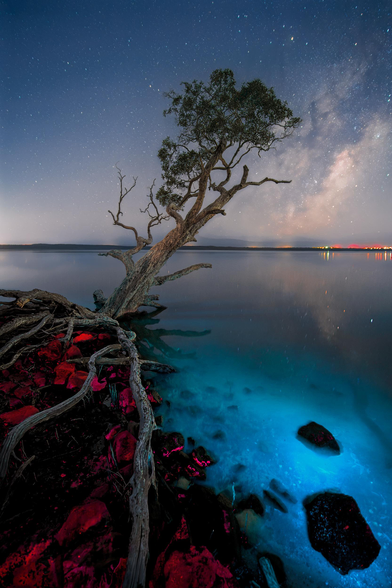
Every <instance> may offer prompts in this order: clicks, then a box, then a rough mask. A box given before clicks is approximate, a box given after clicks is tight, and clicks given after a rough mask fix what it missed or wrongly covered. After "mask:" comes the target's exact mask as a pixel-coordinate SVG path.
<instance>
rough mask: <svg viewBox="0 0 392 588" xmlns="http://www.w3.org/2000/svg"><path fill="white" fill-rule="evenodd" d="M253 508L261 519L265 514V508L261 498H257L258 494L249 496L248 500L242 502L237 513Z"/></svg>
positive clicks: (237, 508) (238, 505)
mask: <svg viewBox="0 0 392 588" xmlns="http://www.w3.org/2000/svg"><path fill="white" fill-rule="evenodd" d="M248 508H251V509H252V510H253V511H254V512H255V513H256V514H258V515H260V516H261V517H262V516H263V514H264V510H265V509H264V506H263V503H262V502H261V500H260V498H259V497H258V496H256V494H249V496H248V497H247V498H245V499H244V500H241V501H240V502H239V503H238V504H237V507H236V511H237V512H239V511H241V510H246V509H248Z"/></svg>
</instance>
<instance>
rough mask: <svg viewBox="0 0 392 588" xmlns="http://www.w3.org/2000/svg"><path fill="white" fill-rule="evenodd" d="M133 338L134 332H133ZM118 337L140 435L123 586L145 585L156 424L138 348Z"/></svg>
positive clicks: (134, 469)
mask: <svg viewBox="0 0 392 588" xmlns="http://www.w3.org/2000/svg"><path fill="white" fill-rule="evenodd" d="M132 335H133V338H135V335H134V333H132ZM117 336H118V340H119V341H120V343H121V345H122V347H123V349H124V350H125V351H126V352H127V353H128V355H129V357H130V359H131V375H130V378H129V385H130V387H131V389H132V392H133V397H134V399H135V402H136V407H137V409H138V412H139V416H140V427H139V438H138V442H137V445H136V451H135V457H134V465H133V472H134V473H133V476H132V478H131V486H132V494H131V496H130V498H129V508H130V512H131V516H132V531H131V538H130V541H129V554H128V561H127V569H126V572H125V578H124V582H123V588H140V586H143V587H144V586H145V582H146V568H147V559H148V537H149V530H150V529H149V510H148V493H149V490H150V486H151V484H153V486H154V487H155V489H156V490H157V487H156V481H155V462H154V456H153V453H152V449H151V437H152V432H153V430H154V428H155V427H156V425H155V419H154V414H153V412H152V408H151V404H150V402H149V400H148V397H147V394H146V391H145V389H144V388H143V385H142V383H141V379H140V367H139V362H138V354H137V349H136V346H135V345H134V343H133V342H132V341H131V340H130V339H129V338H128V337H127V336H126V334H125V332H124V331H123V330H122V329H120V328H119V329H117Z"/></svg>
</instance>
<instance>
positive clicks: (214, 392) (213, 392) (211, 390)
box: [205, 386, 218, 394]
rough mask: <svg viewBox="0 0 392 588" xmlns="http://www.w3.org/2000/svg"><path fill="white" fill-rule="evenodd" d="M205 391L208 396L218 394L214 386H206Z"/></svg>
mask: <svg viewBox="0 0 392 588" xmlns="http://www.w3.org/2000/svg"><path fill="white" fill-rule="evenodd" d="M205 390H206V392H209V393H210V394H216V392H218V388H215V386H206V388H205Z"/></svg>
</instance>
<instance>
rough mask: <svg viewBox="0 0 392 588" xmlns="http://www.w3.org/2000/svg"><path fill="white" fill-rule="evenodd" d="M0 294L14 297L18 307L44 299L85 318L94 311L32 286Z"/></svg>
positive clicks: (0, 291)
mask: <svg viewBox="0 0 392 588" xmlns="http://www.w3.org/2000/svg"><path fill="white" fill-rule="evenodd" d="M0 296H4V297H5V298H16V304H17V306H18V307H19V308H23V307H24V306H25V305H26V304H27V303H28V302H30V301H32V300H35V301H39V300H45V301H48V302H55V303H57V304H61V306H63V307H64V308H65V309H67V310H68V311H69V313H70V314H74V315H80V316H82V317H86V318H93V317H94V316H95V315H94V313H93V312H92V311H91V310H89V309H88V308H84V306H80V305H79V304H75V303H74V302H70V301H69V300H68V299H67V298H66V297H65V296H62V295H61V294H55V293H54V292H46V291H45V290H39V289H38V288H34V290H30V291H29V292H23V291H21V290H0Z"/></svg>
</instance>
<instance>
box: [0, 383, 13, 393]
mask: <svg viewBox="0 0 392 588" xmlns="http://www.w3.org/2000/svg"><path fill="white" fill-rule="evenodd" d="M15 386H16V384H15V382H1V384H0V392H4V393H5V394H9V393H10V392H11V390H13V389H14V388H15Z"/></svg>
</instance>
